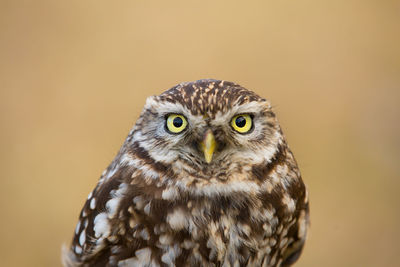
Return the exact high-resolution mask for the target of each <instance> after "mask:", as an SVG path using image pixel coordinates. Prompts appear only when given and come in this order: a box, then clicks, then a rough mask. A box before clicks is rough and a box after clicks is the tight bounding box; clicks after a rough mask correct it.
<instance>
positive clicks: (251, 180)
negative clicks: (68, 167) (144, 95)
mask: <svg viewBox="0 0 400 267" xmlns="http://www.w3.org/2000/svg"><path fill="white" fill-rule="evenodd" d="M308 218H309V208H308V197H307V190H306V187H305V185H304V183H303V181H302V179H301V175H300V172H299V169H298V167H297V164H296V161H295V159H294V157H293V154H292V152H291V151H290V149H289V147H288V145H287V143H286V140H285V137H284V135H283V133H282V131H281V128H280V126H279V123H278V121H277V118H276V116H275V114H274V112H273V111H272V109H271V105H270V104H269V102H268V101H267V100H265V99H264V98H262V97H260V96H258V95H257V94H255V93H254V92H252V91H250V90H247V89H245V88H243V87H241V86H240V85H238V84H235V83H232V82H227V81H220V80H211V79H207V80H198V81H195V82H188V83H181V84H179V85H177V86H175V87H173V88H171V89H169V90H167V91H165V92H164V93H162V94H161V95H159V96H152V97H149V98H148V99H147V101H146V104H145V106H144V109H143V111H142V113H141V115H140V117H139V119H138V120H137V122H136V124H135V126H134V127H133V129H132V130H131V131H130V133H129V135H128V137H127V138H126V140H125V142H124V144H123V145H122V147H121V149H120V151H119V153H118V154H117V156H116V157H115V159H114V160H113V161H112V163H111V164H110V165H109V166H108V168H107V169H106V170H105V171H104V172H103V174H102V175H101V177H100V180H99V182H98V184H97V186H96V187H95V188H94V190H93V191H92V192H91V193H90V194H89V196H88V198H87V200H86V202H85V204H84V206H83V209H82V211H81V213H80V217H79V221H78V224H77V226H76V229H75V234H74V237H73V241H72V244H71V246H70V248H69V249H64V252H63V263H64V265H65V266H160V267H161V266H290V265H292V264H293V263H294V262H295V261H296V260H297V259H298V257H299V256H300V254H301V251H302V248H303V245H304V242H305V239H306V232H307V226H308V221H309V219H308Z"/></svg>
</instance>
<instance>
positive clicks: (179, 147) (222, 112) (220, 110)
mask: <svg viewBox="0 0 400 267" xmlns="http://www.w3.org/2000/svg"><path fill="white" fill-rule="evenodd" d="M172 96H173V97H172ZM177 96H178V97H177ZM134 139H135V140H138V141H139V143H140V144H142V145H143V146H145V147H144V149H145V150H146V151H148V153H149V154H150V156H151V157H152V158H153V159H155V160H156V161H158V162H160V163H162V164H165V165H168V166H171V168H172V170H173V171H174V173H175V174H176V175H177V176H178V177H179V174H180V173H182V172H184V173H189V174H190V176H194V177H197V178H198V179H206V180H210V179H212V178H215V179H217V180H223V181H226V180H229V179H231V178H232V174H233V173H236V174H237V173H240V174H243V173H246V172H249V171H250V170H246V169H245V167H244V166H249V164H247V163H250V162H251V165H254V164H262V163H263V162H267V161H268V160H269V159H270V157H271V155H273V154H274V153H275V150H276V147H277V144H278V143H279V140H280V129H279V126H278V123H277V121H276V118H275V115H274V113H273V112H272V111H271V107H270V105H269V103H268V102H267V101H266V100H265V99H262V98H261V97H259V96H257V95H256V94H254V93H253V92H251V91H249V90H246V89H244V88H242V87H240V86H238V85H236V84H233V83H228V84H227V83H226V82H225V84H223V82H220V81H218V82H217V81H212V80H211V81H210V80H207V81H204V82H203V83H201V82H200V83H199V82H197V83H196V84H195V85H194V84H191V83H187V84H180V85H178V86H177V87H174V88H172V89H170V90H168V91H166V92H165V93H164V94H162V95H160V96H153V97H150V98H148V99H147V102H146V105H145V107H144V110H143V113H142V115H141V119H140V120H139V121H138V122H137V127H135V132H134ZM228 177H229V178H228ZM242 177H243V175H242Z"/></svg>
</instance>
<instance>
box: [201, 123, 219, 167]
mask: <svg viewBox="0 0 400 267" xmlns="http://www.w3.org/2000/svg"><path fill="white" fill-rule="evenodd" d="M215 147H216V142H215V137H214V134H213V133H212V131H211V130H210V129H208V130H207V131H206V133H205V134H204V137H203V140H202V141H201V143H200V148H201V150H202V151H203V153H204V158H205V160H206V162H207V163H210V162H211V160H212V157H213V154H214V150H215Z"/></svg>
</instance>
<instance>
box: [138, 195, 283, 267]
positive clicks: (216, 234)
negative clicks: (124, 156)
mask: <svg viewBox="0 0 400 267" xmlns="http://www.w3.org/2000/svg"><path fill="white" fill-rule="evenodd" d="M225 204H226V203H223V202H222V203H221V202H220V205H217V203H216V202H212V201H211V202H210V201H204V202H201V201H197V202H193V201H188V202H185V203H174V204H169V205H165V206H163V205H161V206H162V207H161V206H160V204H159V203H158V204H157V203H154V201H153V203H151V205H150V207H151V208H150V211H147V213H146V212H143V211H139V210H138V212H137V214H136V215H135V216H136V218H135V219H136V220H137V221H138V224H137V225H136V228H135V229H134V231H133V236H134V237H135V238H136V239H137V240H140V242H138V241H137V240H136V241H135V244H139V243H140V244H141V245H140V247H137V249H139V250H140V249H143V248H149V249H150V251H152V255H153V256H152V257H151V260H154V261H155V262H160V263H165V264H167V265H169V266H185V265H190V266H207V264H210V266H214V264H216V265H219V264H224V263H227V264H229V265H231V266H234V265H236V264H239V265H250V266H251V265H255V266H256V265H260V264H261V263H262V261H263V260H265V259H266V257H269V258H271V257H273V256H274V254H279V249H278V244H277V240H276V238H275V235H276V234H277V231H279V228H281V229H282V226H279V221H278V220H274V218H273V217H272V218H268V217H265V216H264V213H263V212H262V209H260V207H254V206H251V205H248V206H246V205H242V206H239V205H233V206H232V207H229V206H228V205H225ZM236 204H237V203H236ZM242 204H243V203H242ZM255 209H256V210H257V212H255V211H254V210H255ZM206 263H207V264H206Z"/></svg>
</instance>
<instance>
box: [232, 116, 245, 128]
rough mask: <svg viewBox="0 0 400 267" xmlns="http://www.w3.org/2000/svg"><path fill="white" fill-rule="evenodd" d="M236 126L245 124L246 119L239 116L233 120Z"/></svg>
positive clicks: (240, 126) (241, 126)
mask: <svg viewBox="0 0 400 267" xmlns="http://www.w3.org/2000/svg"><path fill="white" fill-rule="evenodd" d="M235 123H236V126H237V127H239V128H243V127H244V126H245V125H246V119H245V118H244V117H243V116H239V117H237V118H236V120H235Z"/></svg>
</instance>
